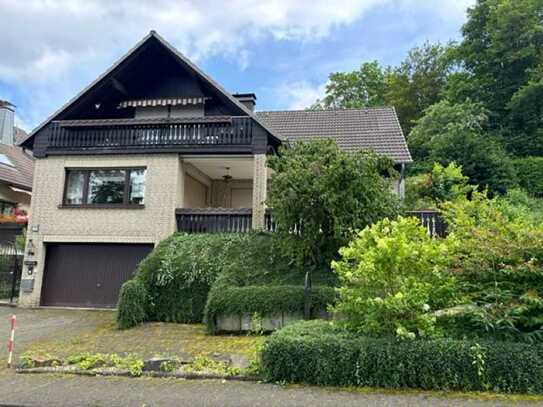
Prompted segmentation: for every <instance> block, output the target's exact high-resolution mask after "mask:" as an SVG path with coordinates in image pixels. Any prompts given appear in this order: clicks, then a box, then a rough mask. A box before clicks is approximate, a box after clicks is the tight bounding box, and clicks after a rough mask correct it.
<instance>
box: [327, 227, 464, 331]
mask: <svg viewBox="0 0 543 407" xmlns="http://www.w3.org/2000/svg"><path fill="white" fill-rule="evenodd" d="M449 250H450V249H449V247H448V246H447V245H446V244H445V242H443V241H441V240H437V239H432V238H430V237H429V236H428V235H427V233H426V230H425V229H424V228H423V227H422V226H420V225H419V223H418V221H417V220H416V219H414V218H402V217H400V218H398V220H394V221H391V220H388V219H384V220H382V221H380V222H378V223H376V224H374V225H373V226H371V227H367V228H365V229H364V230H363V231H361V232H360V233H359V234H358V236H357V237H356V238H355V239H354V240H353V241H352V242H351V243H350V244H349V245H348V246H347V247H343V248H341V249H340V254H341V260H340V261H337V262H333V263H332V268H333V270H334V271H335V272H336V273H337V274H338V275H339V279H340V288H339V290H338V291H339V300H338V302H337V304H336V306H335V308H334V311H336V312H337V313H338V314H340V315H342V317H343V318H344V320H343V321H342V323H343V324H344V325H345V326H346V327H347V328H349V329H350V330H355V331H357V332H360V333H362V334H364V335H369V336H394V335H396V336H398V337H401V338H409V339H414V338H416V337H433V336H437V335H439V330H438V329H437V319H436V317H435V315H434V313H435V311H437V310H440V309H442V308H444V307H449V306H451V305H453V304H455V301H456V298H455V295H456V290H455V281H454V279H453V278H452V277H450V276H449V275H448V274H447V273H446V272H445V271H446V267H447V262H448V256H449Z"/></svg>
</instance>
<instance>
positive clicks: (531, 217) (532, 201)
mask: <svg viewBox="0 0 543 407" xmlns="http://www.w3.org/2000/svg"><path fill="white" fill-rule="evenodd" d="M498 203H500V209H502V210H503V211H505V212H506V213H508V214H509V216H510V217H513V218H515V217H522V218H524V219H526V221H527V222H531V223H533V224H536V225H537V224H543V199H541V198H535V197H533V196H532V195H530V194H528V193H527V192H526V191H524V190H522V189H518V188H513V189H510V190H509V191H507V194H505V195H504V196H502V197H500V198H499V199H498Z"/></svg>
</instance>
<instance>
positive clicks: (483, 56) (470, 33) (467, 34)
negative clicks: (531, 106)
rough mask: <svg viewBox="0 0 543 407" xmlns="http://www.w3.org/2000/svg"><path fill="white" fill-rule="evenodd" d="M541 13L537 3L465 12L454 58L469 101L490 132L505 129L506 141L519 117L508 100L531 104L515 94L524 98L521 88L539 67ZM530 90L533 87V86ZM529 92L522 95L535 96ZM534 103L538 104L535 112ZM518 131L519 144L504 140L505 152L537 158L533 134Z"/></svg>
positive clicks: (526, 0) (498, 3) (525, 0)
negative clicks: (485, 112) (481, 111)
mask: <svg viewBox="0 0 543 407" xmlns="http://www.w3.org/2000/svg"><path fill="white" fill-rule="evenodd" d="M542 12H543V4H542V3H541V1H539V0H480V1H478V2H477V4H476V5H475V6H474V7H473V8H471V9H470V10H469V11H468V21H467V23H466V24H465V25H464V27H463V36H464V38H463V41H462V43H461V44H460V45H459V47H458V53H457V56H458V59H459V60H460V61H461V63H462V66H463V67H464V69H465V71H466V73H467V75H466V77H465V82H468V83H469V89H470V91H469V96H470V97H471V98H472V99H474V100H477V101H480V102H482V103H484V105H485V106H486V107H487V109H489V111H490V112H491V126H492V128H493V129H503V128H505V129H510V130H512V131H511V132H510V134H512V135H514V134H515V133H516V131H517V130H519V128H518V127H516V126H515V125H514V124H513V123H512V118H513V120H514V116H515V114H516V113H518V112H519V111H518V109H516V108H515V106H512V105H510V103H511V102H512V103H513V105H515V104H516V103H517V102H519V100H516V101H515V100H513V99H514V98H515V96H516V97H517V98H523V99H525V97H527V99H525V100H526V101H527V100H529V99H531V98H532V96H530V95H526V94H525V95H522V96H520V95H519V92H520V93H525V92H526V90H527V89H526V85H528V84H529V82H530V80H534V79H535V78H534V76H533V75H534V70H535V69H536V68H537V67H538V66H540V65H541V63H542V62H543V51H542V49H543V47H542V45H543V22H542V20H541V14H542ZM534 85H535V86H536V87H537V82H535V83H534ZM528 86H530V85H528ZM530 87H531V88H532V89H530V91H529V92H528V93H533V91H534V90H535V91H536V93H538V92H539V89H534V87H533V86H530ZM540 103H541V101H540V100H539V101H538V104H539V106H540ZM525 105H526V104H525ZM510 109H512V110H513V117H512V116H511V115H510V114H509V113H510ZM515 110H516V113H515ZM523 114H530V115H532V117H533V118H534V120H540V118H537V117H536V116H537V111H533V110H531V111H530V110H528V111H525V112H524V113H523ZM526 118H527V117H525V119H526ZM524 126H525V125H523V124H522V129H523V130H524V132H525V134H524V135H523V137H522V139H518V140H516V142H514V143H510V142H508V140H506V145H507V146H508V148H509V150H510V151H511V152H513V153H520V154H531V153H533V154H542V151H539V150H538V148H540V147H541V144H540V143H534V142H533V141H535V139H534V138H533V137H536V138H537V137H540V136H537V134H536V133H537V132H538V129H537V128H530V126H526V127H524ZM519 141H520V143H519ZM534 148H535V149H534Z"/></svg>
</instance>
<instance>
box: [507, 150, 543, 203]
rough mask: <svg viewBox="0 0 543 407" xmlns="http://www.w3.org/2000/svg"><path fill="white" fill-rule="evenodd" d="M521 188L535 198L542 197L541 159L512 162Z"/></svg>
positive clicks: (542, 171)
mask: <svg viewBox="0 0 543 407" xmlns="http://www.w3.org/2000/svg"><path fill="white" fill-rule="evenodd" d="M513 166H514V168H515V171H516V173H517V180H518V184H519V186H520V187H521V188H523V189H525V190H526V191H528V192H529V193H530V194H533V195H535V196H540V197H543V157H526V158H518V159H516V160H513Z"/></svg>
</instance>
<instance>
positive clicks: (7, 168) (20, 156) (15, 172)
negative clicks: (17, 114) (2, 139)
mask: <svg viewBox="0 0 543 407" xmlns="http://www.w3.org/2000/svg"><path fill="white" fill-rule="evenodd" d="M26 137H27V134H26V132H25V131H24V130H22V129H19V128H18V127H16V128H15V141H16V142H17V143H18V142H19V141H21V140H23V139H25V138H26ZM0 154H3V155H4V156H5V157H6V158H7V160H8V162H10V163H11V164H12V165H8V164H6V163H0V182H4V183H6V184H9V185H12V186H14V187H17V188H21V189H26V190H28V191H30V190H32V176H33V171H34V159H33V158H32V157H31V156H30V155H29V154H28V153H26V152H25V151H24V150H23V149H22V148H21V147H19V146H10V145H7V144H2V143H0Z"/></svg>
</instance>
